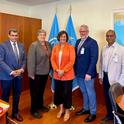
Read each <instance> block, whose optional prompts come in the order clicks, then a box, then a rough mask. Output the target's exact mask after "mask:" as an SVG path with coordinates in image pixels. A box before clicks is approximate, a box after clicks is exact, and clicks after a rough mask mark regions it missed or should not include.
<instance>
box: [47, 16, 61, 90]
mask: <svg viewBox="0 0 124 124" xmlns="http://www.w3.org/2000/svg"><path fill="white" fill-rule="evenodd" d="M58 33H59V24H58V19H57V16H56V14H55V16H54V19H53V22H52V26H51V31H50V35H49V39H48V41H49V43H50V44H51V47H52V48H53V47H54V46H55V45H56V44H57V43H58V40H57V35H58ZM50 77H51V82H52V85H51V88H52V91H53V92H54V87H55V84H54V79H53V70H51V71H50Z"/></svg>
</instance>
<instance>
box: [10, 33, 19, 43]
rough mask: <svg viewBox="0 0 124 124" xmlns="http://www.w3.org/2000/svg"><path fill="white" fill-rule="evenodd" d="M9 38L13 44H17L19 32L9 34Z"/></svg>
mask: <svg viewBox="0 0 124 124" xmlns="http://www.w3.org/2000/svg"><path fill="white" fill-rule="evenodd" d="M8 37H9V39H10V40H11V41H12V42H17V41H18V38H19V36H18V32H13V31H11V32H10V33H9V34H8Z"/></svg>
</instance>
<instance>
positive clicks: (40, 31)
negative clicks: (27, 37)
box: [37, 29, 46, 35]
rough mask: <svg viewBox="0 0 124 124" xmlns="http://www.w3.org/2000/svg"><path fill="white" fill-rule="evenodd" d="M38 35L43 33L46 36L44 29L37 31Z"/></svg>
mask: <svg viewBox="0 0 124 124" xmlns="http://www.w3.org/2000/svg"><path fill="white" fill-rule="evenodd" d="M40 33H45V34H46V31H45V30H44V29H39V30H38V32H37V35H39V34H40Z"/></svg>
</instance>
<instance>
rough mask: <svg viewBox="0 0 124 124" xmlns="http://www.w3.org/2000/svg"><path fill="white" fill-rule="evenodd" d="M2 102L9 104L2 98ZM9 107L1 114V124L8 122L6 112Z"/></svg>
mask: <svg viewBox="0 0 124 124" xmlns="http://www.w3.org/2000/svg"><path fill="white" fill-rule="evenodd" d="M0 102H2V103H5V104H8V103H6V102H4V101H2V100H1V99H0ZM7 111H8V109H5V110H4V111H3V112H2V113H1V114H0V124H6V112H7Z"/></svg>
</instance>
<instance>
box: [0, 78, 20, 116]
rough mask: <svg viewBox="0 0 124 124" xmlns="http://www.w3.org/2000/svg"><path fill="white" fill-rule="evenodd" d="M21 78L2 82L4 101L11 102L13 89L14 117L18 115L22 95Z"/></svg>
mask: <svg viewBox="0 0 124 124" xmlns="http://www.w3.org/2000/svg"><path fill="white" fill-rule="evenodd" d="M21 81H22V79H21V78H18V77H15V78H13V79H12V80H1V88H2V100H4V101H6V102H9V96H10V91H11V87H12V95H13V106H12V115H14V114H17V113H18V105H19V99H20V94H21Z"/></svg>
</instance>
